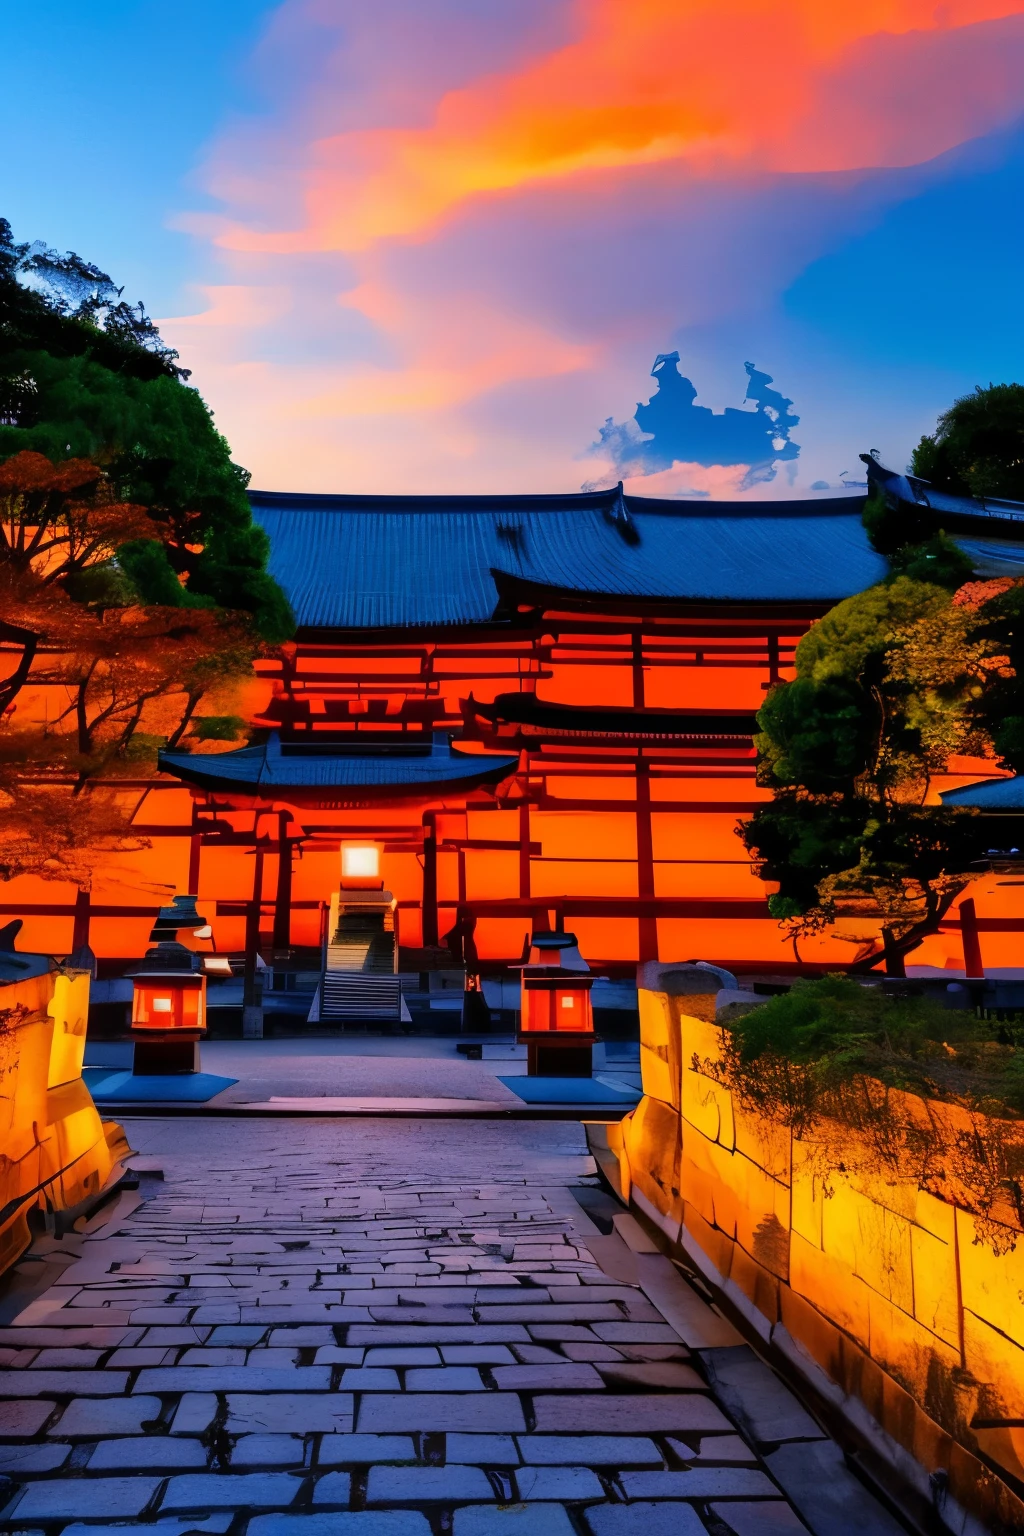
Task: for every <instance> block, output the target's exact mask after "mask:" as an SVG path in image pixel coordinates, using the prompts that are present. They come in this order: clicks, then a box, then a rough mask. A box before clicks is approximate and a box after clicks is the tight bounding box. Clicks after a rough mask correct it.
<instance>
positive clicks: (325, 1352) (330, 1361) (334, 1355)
mask: <svg viewBox="0 0 1024 1536" xmlns="http://www.w3.org/2000/svg"><path fill="white" fill-rule="evenodd" d="M365 1353H366V1351H365V1350H363V1349H348V1348H345V1347H343V1346H341V1345H339V1344H321V1345H320V1347H319V1349H318V1350H317V1352H316V1355H315V1356H314V1358H313V1364H314V1365H362V1364H363V1357H364V1355H365ZM367 1363H370V1362H367ZM376 1364H378V1365H386V1364H388V1362H387V1361H386V1360H384V1361H377V1362H376Z"/></svg>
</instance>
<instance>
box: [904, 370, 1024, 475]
mask: <svg viewBox="0 0 1024 1536" xmlns="http://www.w3.org/2000/svg"><path fill="white" fill-rule="evenodd" d="M911 467H912V469H913V472H914V474H915V475H920V476H921V478H922V479H924V480H928V481H929V482H930V483H931V484H932V485H934V486H935V487H936V489H937V490H945V491H952V492H954V493H955V494H957V495H961V496H982V497H984V496H1005V497H1008V498H1010V499H1011V500H1015V501H1024V384H990V385H989V386H988V388H987V389H982V388H981V386H980V385H979V386H978V388H977V389H975V390H974V392H973V393H972V394H969V395H963V396H961V398H960V399H959V400H954V401H953V404H952V405H951V406H950V408H949V410H948V411H945V412H944V413H943V414H942V415H941V416H940V417H939V420H938V425H937V426H936V429H935V431H934V433H933V434H932V435H931V436H930V437H922V439H921V441H920V442H919V443H918V445H917V447H916V448H915V449H914V453H913V458H912V461H911Z"/></svg>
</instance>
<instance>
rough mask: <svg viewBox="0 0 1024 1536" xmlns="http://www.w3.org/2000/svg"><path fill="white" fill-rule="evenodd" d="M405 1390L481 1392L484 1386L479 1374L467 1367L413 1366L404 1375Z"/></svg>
mask: <svg viewBox="0 0 1024 1536" xmlns="http://www.w3.org/2000/svg"><path fill="white" fill-rule="evenodd" d="M499 1385H500V1383H499ZM405 1388H406V1391H407V1392H482V1391H483V1390H484V1384H483V1382H482V1381H481V1379H480V1372H479V1371H477V1370H474V1369H473V1367H472V1366H469V1365H448V1366H444V1365H440V1366H414V1367H413V1368H412V1369H411V1370H408V1371H406V1373H405Z"/></svg>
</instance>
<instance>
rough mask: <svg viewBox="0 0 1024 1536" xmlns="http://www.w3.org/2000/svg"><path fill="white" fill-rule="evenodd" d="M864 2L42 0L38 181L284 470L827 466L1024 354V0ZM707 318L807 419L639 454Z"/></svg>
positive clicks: (62, 230)
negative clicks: (691, 448) (746, 447)
mask: <svg viewBox="0 0 1024 1536" xmlns="http://www.w3.org/2000/svg"><path fill="white" fill-rule="evenodd" d="M862 10H863V8H860V7H854V8H852V10H850V9H835V10H833V9H831V8H830V9H828V10H823V9H822V7H821V3H820V0H776V3H774V4H769V3H768V0H763V4H762V3H761V0H753V3H751V0H743V3H741V0H647V3H645V4H644V5H643V6H638V5H631V4H630V3H629V0H486V3H485V0H376V3H375V4H374V5H373V6H368V5H366V4H365V0H280V3H275V4H270V3H267V0H212V3H211V0H203V3H200V0H175V3H174V4H173V5H172V4H169V3H167V0H97V3H96V4H94V5H93V6H91V7H84V6H81V5H80V4H76V5H72V4H70V3H69V0H55V3H52V4H49V5H46V6H45V7H24V6H23V7H20V8H18V10H17V11H16V12H15V11H11V10H7V11H6V14H5V16H4V18H3V20H2V21H0V126H2V129H3V135H4V143H5V145H7V146H9V149H10V153H9V154H8V156H7V157H6V162H5V166H4V171H3V177H2V183H0V185H2V188H3V195H2V198H0V213H3V214H4V215H5V216H6V217H8V218H9V219H10V220H11V222H12V224H13V226H14V230H15V234H16V236H17V237H18V238H20V239H34V238H39V239H43V240H45V241H46V242H47V243H49V244H51V245H55V246H57V247H58V248H61V249H67V248H73V249H75V250H77V251H79V252H80V253H81V254H82V255H83V256H85V257H87V258H88V259H90V260H92V261H94V262H96V263H97V264H98V265H99V266H101V267H103V268H105V269H106V270H108V271H109V272H110V273H111V275H112V276H113V277H114V278H115V280H116V281H117V282H119V283H124V284H125V288H126V297H128V298H130V299H133V300H134V299H135V298H142V299H144V301H145V302H146V304H147V306H148V308H149V310H150V312H151V313H152V314H154V315H155V316H157V317H159V318H160V320H161V323H162V326H163V329H164V332H165V334H166V335H167V337H168V339H169V340H171V341H172V343H173V344H174V345H175V346H177V347H178V348H179V350H180V351H181V353H182V359H183V361H184V362H185V363H186V365H188V366H190V367H191V368H192V369H193V371H194V373H193V379H194V382H195V383H196V384H197V385H198V386H199V387H200V388H201V389H202V391H203V393H204V395H205V396H206V398H207V399H208V400H209V402H210V404H211V405H212V407H213V408H214V411H215V413H216V416H217V420H218V423H219V424H220V425H221V427H222V429H223V430H224V431H225V432H226V433H227V435H228V437H229V440H230V441H231V443H232V445H233V448H234V450H235V453H236V456H237V457H238V458H239V460H240V461H241V462H243V463H245V464H246V465H248V466H249V467H250V468H251V469H252V470H253V473H254V476H255V478H256V481H257V482H258V483H260V484H262V485H264V486H266V487H267V488H273V487H278V488H286V487H291V488H296V489H299V488H307V489H321V490H330V489H351V490H379V491H386V490H413V489H422V490H453V491H471V490H501V489H509V490H544V489H566V490H571V489H574V488H576V487H578V486H579V485H580V484H581V483H583V482H597V483H603V482H604V481H606V480H608V479H609V478H610V479H612V480H614V479H615V478H617V477H618V475H619V473H623V472H625V473H627V476H628V477H629V483H630V488H631V489H633V490H635V491H637V492H641V493H648V494H656V495H665V494H669V495H672V494H682V493H687V492H694V491H696V492H699V493H701V494H704V495H711V496H730V495H735V494H748V495H756V496H763V495H769V496H771V495H792V494H797V495H804V494H811V487H812V485H816V484H821V483H825V484H827V485H829V486H831V487H836V486H838V484H839V480H838V475H839V471H840V470H841V469H852V470H853V471H854V472H855V473H856V472H857V471H858V465H857V461H856V455H857V453H858V452H860V451H863V450H866V449H867V448H870V447H878V448H879V449H880V450H881V451H882V453H883V456H884V457H886V458H888V459H889V460H891V461H893V462H895V463H898V464H902V463H903V462H905V459H906V456H907V454H908V453H909V451H910V449H911V448H912V447H913V444H914V443H915V442H916V440H917V437H918V436H919V435H920V433H921V432H922V431H924V430H927V429H929V428H930V427H931V426H932V425H933V423H934V420H935V416H936V415H937V414H938V412H939V411H940V410H941V409H942V408H943V407H944V406H945V405H946V404H947V403H948V402H949V400H950V399H951V398H952V397H953V396H955V395H956V394H958V393H962V392H964V391H965V390H967V389H970V388H972V387H973V386H974V385H975V384H976V383H983V384H984V383H988V382H990V381H992V380H1005V379H1010V378H1014V377H1018V378H1019V377H1021V376H1022V374H1024V366H1022V358H1024V296H1022V290H1021V283H1020V276H1019V267H1020V258H1019V251H1020V249H1021V243H1022V235H1024V229H1022V224H1024V196H1022V193H1024V128H1022V126H1021V125H1022V122H1024V0H950V3H949V4H947V5H945V6H943V7H940V8H939V9H936V8H935V7H934V6H933V5H931V4H930V3H926V0H876V3H875V4H874V6H873V7H872V17H873V20H872V22H871V25H870V26H868V25H867V24H866V23H865V22H863V21H862V20H860V19H859V18H860V16H861V13H862ZM671 351H678V352H679V354H680V363H679V368H680V371H681V373H682V374H684V375H685V376H687V377H689V378H690V379H691V380H692V381H693V384H694V386H695V388H696V390H697V405H698V407H711V408H712V409H713V410H714V411H715V412H721V411H723V410H724V409H726V408H732V409H737V408H739V409H747V410H752V409H753V408H754V407H753V404H752V402H750V401H748V402H747V403H746V404H745V403H744V390H745V387H746V382H747V375H746V373H745V371H744V364H745V363H753V364H755V365H756V366H757V368H758V369H761V370H763V371H764V372H766V373H768V374H770V375H772V377H773V379H774V381H775V383H774V387H775V388H776V389H777V390H779V391H781V393H782V394H783V395H784V396H786V397H788V398H790V399H791V400H792V401H793V407H792V410H793V413H794V414H795V415H797V416H799V417H800V423H799V426H796V427H794V428H793V429H792V430H791V431H790V433H789V436H790V439H791V441H792V442H793V443H794V444H799V448H800V451H799V454H798V455H797V456H796V457H791V458H790V459H789V460H788V462H784V461H782V460H780V461H779V462H778V463H777V464H776V466H775V473H774V477H773V478H768V479H766V478H765V475H764V473H763V471H759V472H758V474H756V475H753V476H750V475H746V476H745V473H744V467H743V466H742V465H736V464H734V463H729V464H725V465H716V464H714V463H707V462H702V461H695V462H692V463H685V462H682V463H673V464H671V465H669V466H668V467H667V468H666V467H664V456H663V455H661V456H659V455H658V454H657V453H643V452H636V453H633V452H630V451H626V450H623V451H619V452H618V453H617V455H616V453H605V455H604V458H603V459H602V449H601V447H600V444H601V443H602V442H604V443H614V444H618V445H619V448H620V449H621V448H622V444H623V443H627V450H628V442H627V439H628V436H629V434H630V433H632V432H633V431H634V424H633V422H632V417H633V413H634V410H635V408H636V405H637V403H638V402H641V403H642V402H645V401H647V400H648V398H649V397H650V396H651V394H652V393H653V392H654V388H655V381H654V380H653V379H652V378H651V377H650V369H651V366H652V364H653V362H654V359H655V356H656V355H657V354H660V353H667V352H671ZM609 418H610V419H611V420H612V422H613V423H614V424H616V425H615V430H614V431H613V432H612V433H611V434H610V435H607V436H606V437H605V438H603V439H600V438H599V429H600V428H601V427H602V423H604V422H606V421H607V420H608V419H609ZM701 419H702V420H706V418H701ZM623 433H625V434H626V437H623ZM721 438H722V433H721V431H719V430H718V429H717V428H716V430H715V431H712V432H710V433H709V436H708V440H709V441H714V440H721ZM678 440H679V441H684V442H688V441H692V440H693V434H692V433H691V434H690V435H689V436H687V434H686V433H681V434H679V435H678ZM594 444H599V448H598V451H596V452H595V451H594V447H593V445H594ZM624 466H625V468H624ZM744 485H749V486H750V488H749V489H747V490H741V487H743V486H744Z"/></svg>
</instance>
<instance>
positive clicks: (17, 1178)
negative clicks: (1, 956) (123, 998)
mask: <svg viewBox="0 0 1024 1536" xmlns="http://www.w3.org/2000/svg"><path fill="white" fill-rule="evenodd" d="M19 958H20V956H19ZM33 958H34V957H33ZM89 980H90V978H89V973H88V972H87V971H76V970H73V969H67V968H64V967H60V966H54V967H52V968H51V969H49V970H47V971H45V972H44V973H43V974H42V975H34V976H29V977H27V978H26V979H25V980H24V981H17V982H13V983H10V984H8V985H3V986H0V1272H2V1271H3V1270H4V1269H6V1268H7V1267H8V1266H9V1265H10V1264H12V1263H13V1262H14V1260H15V1259H17V1257H18V1256H19V1254H21V1253H22V1252H23V1251H24V1249H25V1248H26V1247H27V1246H28V1243H29V1241H30V1236H31V1232H30V1217H31V1215H32V1213H33V1212H39V1213H40V1215H41V1216H43V1217H44V1219H45V1216H46V1215H47V1214H49V1215H50V1216H51V1217H52V1216H53V1215H54V1214H55V1213H62V1214H64V1215H67V1214H68V1213H70V1214H71V1216H72V1217H73V1216H74V1213H75V1208H76V1207H78V1206H80V1205H82V1204H83V1203H84V1202H86V1201H88V1200H90V1199H91V1198H93V1197H95V1196H96V1195H98V1194H99V1193H100V1192H101V1190H102V1189H103V1187H104V1185H105V1184H106V1183H107V1182H108V1180H110V1179H111V1178H112V1177H113V1176H115V1175H116V1173H117V1172H118V1171H119V1167H120V1164H119V1159H120V1157H122V1156H123V1155H124V1154H125V1153H127V1151H128V1148H127V1144H126V1143H125V1140H124V1133H123V1132H122V1130H121V1127H120V1126H119V1125H117V1124H116V1123H115V1122H114V1121H102V1120H101V1119H100V1116H99V1113H98V1111H97V1109H96V1106H95V1104H94V1103H93V1101H92V1098H91V1096H90V1093H89V1090H88V1088H87V1087H86V1085H85V1083H84V1081H83V1080H82V1061H83V1056H84V1052H85V1029H86V1020H87V1018H88V1013H89Z"/></svg>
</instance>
